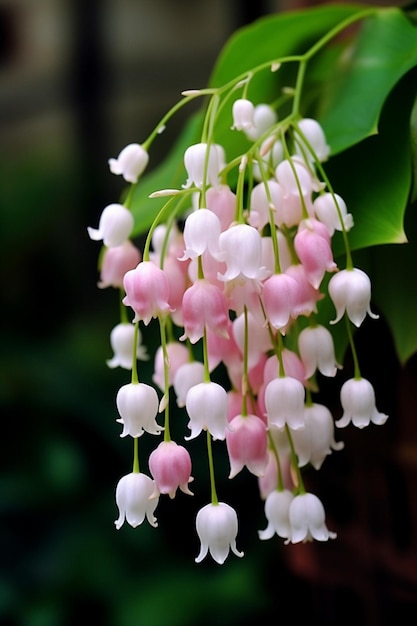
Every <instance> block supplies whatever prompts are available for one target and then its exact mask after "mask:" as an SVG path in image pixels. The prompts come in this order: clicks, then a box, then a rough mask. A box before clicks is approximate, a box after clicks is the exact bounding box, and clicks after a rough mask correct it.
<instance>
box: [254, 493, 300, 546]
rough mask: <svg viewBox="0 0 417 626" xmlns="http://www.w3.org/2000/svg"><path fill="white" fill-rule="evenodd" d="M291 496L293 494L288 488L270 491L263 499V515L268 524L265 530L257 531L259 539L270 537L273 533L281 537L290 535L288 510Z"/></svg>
mask: <svg viewBox="0 0 417 626" xmlns="http://www.w3.org/2000/svg"><path fill="white" fill-rule="evenodd" d="M293 498H294V495H293V494H292V492H291V491H289V489H284V490H282V491H278V490H277V489H274V490H273V491H271V493H270V494H269V495H268V496H267V498H266V501H265V517H266V519H267V520H268V526H267V527H266V528H265V530H259V531H258V535H259V539H271V537H273V536H274V535H275V533H276V534H277V535H278V537H282V538H283V539H288V538H289V537H290V535H291V526H290V518H289V510H290V504H291V502H292V500H293Z"/></svg>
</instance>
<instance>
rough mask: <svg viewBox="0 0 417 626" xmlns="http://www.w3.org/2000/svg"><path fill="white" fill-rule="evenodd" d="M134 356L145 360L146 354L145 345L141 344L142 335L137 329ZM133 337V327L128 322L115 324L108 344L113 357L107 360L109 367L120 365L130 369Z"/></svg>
mask: <svg viewBox="0 0 417 626" xmlns="http://www.w3.org/2000/svg"><path fill="white" fill-rule="evenodd" d="M136 332H137V348H136V358H137V359H140V360H141V361H147V359H148V355H147V352H146V347H145V346H143V345H142V335H141V332H140V330H139V328H138V329H137V331H136ZM134 338H135V327H134V325H133V324H130V323H126V324H125V323H121V324H117V325H116V326H115V327H114V328H113V329H112V331H111V333H110V344H111V347H112V348H113V352H114V354H113V357H112V358H111V359H109V360H108V361H107V365H108V367H110V368H114V367H122V368H124V369H126V370H131V369H132V365H133V342H134V340H135V339H134Z"/></svg>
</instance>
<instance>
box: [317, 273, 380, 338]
mask: <svg viewBox="0 0 417 626" xmlns="http://www.w3.org/2000/svg"><path fill="white" fill-rule="evenodd" d="M328 289H329V295H330V298H331V299H332V301H333V304H334V306H335V308H336V318H335V319H334V320H332V321H331V322H330V324H336V323H337V322H338V321H339V320H340V319H342V317H343V314H344V313H345V311H346V313H347V315H348V317H349V319H350V321H351V322H353V324H355V326H357V327H359V326H360V325H361V324H362V322H363V320H364V319H365V317H366V314H368V315H369V316H370V317H372V318H373V319H378V317H379V316H378V315H375V314H374V313H372V311H371V281H370V280H369V276H368V275H367V274H365V272H363V271H362V270H360V269H357V268H354V269H351V270H348V269H346V270H341V271H340V272H338V273H337V274H335V275H334V276H332V277H331V279H330V281H329V287H328Z"/></svg>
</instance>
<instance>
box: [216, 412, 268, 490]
mask: <svg viewBox="0 0 417 626" xmlns="http://www.w3.org/2000/svg"><path fill="white" fill-rule="evenodd" d="M226 444H227V452H228V455H229V461H230V474H229V478H233V477H234V476H236V474H238V473H239V472H240V471H241V470H242V469H243V468H244V467H245V466H246V467H247V468H248V470H249V471H250V472H251V473H252V474H254V475H255V476H262V475H263V473H264V471H265V468H266V465H267V462H268V455H267V444H268V439H267V433H266V426H265V423H264V422H263V421H262V420H261V419H260V418H259V417H257V416H256V415H242V414H239V415H236V416H235V417H234V418H233V419H232V420H231V422H230V430H227V431H226Z"/></svg>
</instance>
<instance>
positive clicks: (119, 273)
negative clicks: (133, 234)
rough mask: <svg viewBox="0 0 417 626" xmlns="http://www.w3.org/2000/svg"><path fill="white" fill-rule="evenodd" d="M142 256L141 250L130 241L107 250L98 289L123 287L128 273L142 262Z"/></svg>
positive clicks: (102, 263)
mask: <svg viewBox="0 0 417 626" xmlns="http://www.w3.org/2000/svg"><path fill="white" fill-rule="evenodd" d="M141 260H142V255H141V253H140V251H139V249H138V248H137V247H136V246H135V245H134V244H133V243H132V242H131V241H130V240H129V239H127V240H126V241H124V242H123V243H122V244H121V245H120V246H115V247H114V248H106V249H105V251H104V254H103V259H102V262H101V271H100V282H99V283H98V287H99V288H100V289H105V288H106V287H115V288H118V289H121V288H122V287H123V278H124V275H125V274H126V272H128V271H129V270H133V269H134V268H135V267H137V265H138V264H139V263H140V262H141Z"/></svg>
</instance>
